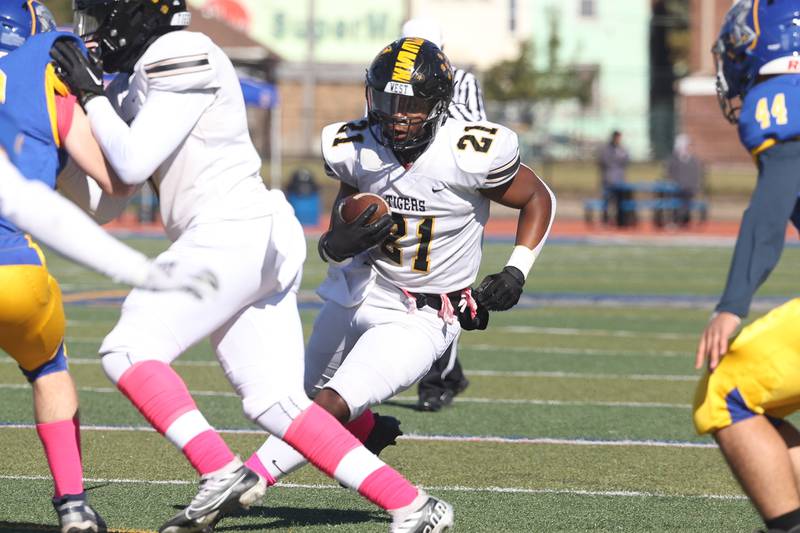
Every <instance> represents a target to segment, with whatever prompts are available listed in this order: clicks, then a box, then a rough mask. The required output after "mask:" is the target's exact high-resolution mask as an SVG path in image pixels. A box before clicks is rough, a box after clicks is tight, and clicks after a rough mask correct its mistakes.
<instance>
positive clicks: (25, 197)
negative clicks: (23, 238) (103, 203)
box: [0, 161, 149, 285]
mask: <svg viewBox="0 0 800 533" xmlns="http://www.w3.org/2000/svg"><path fill="white" fill-rule="evenodd" d="M0 174H2V177H3V187H1V188H0V213H2V215H3V216H4V217H7V218H8V219H9V220H10V221H11V222H12V223H14V224H15V225H17V226H18V227H20V228H21V229H23V230H24V231H26V232H28V233H30V234H31V235H33V236H34V237H35V238H37V239H38V240H40V241H42V242H43V243H45V244H46V245H47V246H49V247H51V248H53V249H55V250H56V251H57V252H59V253H61V254H63V255H65V256H67V257H68V258H70V259H72V260H73V261H75V262H77V263H80V264H82V265H84V266H87V267H89V268H91V269H93V270H96V271H98V272H100V273H102V274H105V275H107V276H109V277H111V278H113V279H115V280H117V281H121V282H124V283H128V284H132V285H133V284H138V283H141V282H142V281H143V280H144V278H145V277H146V274H147V271H148V266H149V261H148V259H147V257H145V256H144V255H143V254H141V253H139V252H137V251H135V250H133V249H132V248H129V247H128V246H125V245H124V244H122V243H121V242H119V241H117V240H116V239H114V238H113V237H111V236H110V235H108V234H107V233H106V232H104V231H103V230H102V229H101V228H100V227H99V226H97V224H95V223H94V222H92V221H91V220H90V219H89V218H88V217H87V216H86V215H85V214H83V213H82V212H81V211H80V210H79V209H78V208H77V207H76V206H74V205H72V204H71V203H69V202H67V201H66V200H64V199H63V198H61V197H60V196H59V195H58V194H57V193H56V192H55V191H53V190H52V189H50V188H48V187H47V186H45V185H44V184H43V183H40V182H37V181H29V180H26V179H25V178H23V177H22V176H21V175H20V174H19V173H18V172H17V171H16V169H15V168H14V167H13V166H11V165H10V164H9V163H8V162H6V161H3V162H0Z"/></svg>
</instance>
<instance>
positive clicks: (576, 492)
mask: <svg viewBox="0 0 800 533" xmlns="http://www.w3.org/2000/svg"><path fill="white" fill-rule="evenodd" d="M50 479H51V478H50V477H48V476H9V475H0V480H6V481H50ZM84 481H85V482H87V483H118V484H147V485H194V484H195V483H196V482H195V481H189V480H185V479H163V480H150V479H114V478H86V479H84ZM276 486H277V487H281V488H288V489H312V490H342V488H341V487H340V486H338V485H333V484H310V483H284V482H280V483H278V484H277V485H276ZM422 488H423V489H425V490H428V491H431V492H489V493H500V494H562V495H570V496H592V497H598V496H599V497H610V498H680V499H702V500H724V501H740V500H746V499H747V498H746V497H745V496H742V495H738V494H667V493H664V492H650V491H638V490H585V489H529V488H523V487H466V486H462V485H446V486H438V487H436V486H422Z"/></svg>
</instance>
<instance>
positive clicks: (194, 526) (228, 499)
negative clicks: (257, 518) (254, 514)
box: [158, 460, 267, 533]
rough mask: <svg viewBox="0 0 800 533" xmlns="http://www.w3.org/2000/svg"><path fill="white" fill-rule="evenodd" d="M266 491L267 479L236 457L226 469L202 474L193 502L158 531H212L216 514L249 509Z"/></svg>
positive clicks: (185, 532)
mask: <svg viewBox="0 0 800 533" xmlns="http://www.w3.org/2000/svg"><path fill="white" fill-rule="evenodd" d="M266 490H267V486H266V482H265V481H264V480H263V479H261V478H260V477H259V475H258V474H256V473H255V472H253V471H252V470H250V469H249V468H247V467H246V466H244V465H243V464H242V462H241V461H239V460H237V461H236V462H235V463H231V465H230V466H228V467H226V468H223V469H221V470H218V471H217V472H214V473H211V474H208V475H205V476H203V478H202V479H201V480H200V488H199V490H198V491H197V495H196V496H195V497H194V498H193V499H192V502H191V503H190V504H189V505H188V506H187V507H186V508H185V509H184V510H183V511H181V512H180V513H178V514H177V515H175V516H174V517H172V518H171V519H170V520H169V521H168V522H166V523H165V524H164V525H163V526H161V529H159V530H158V531H159V533H196V532H207V531H212V530H213V527H214V524H216V522H217V520H216V519H217V516H218V515H220V514H228V513H231V512H233V511H235V510H237V509H247V508H249V507H250V506H251V505H252V504H254V503H256V502H258V501H259V500H260V499H261V498H262V497H263V496H264V493H265V492H266Z"/></svg>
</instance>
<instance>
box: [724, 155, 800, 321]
mask: <svg viewBox="0 0 800 533" xmlns="http://www.w3.org/2000/svg"><path fill="white" fill-rule="evenodd" d="M798 158H800V142H794V143H786V144H780V145H777V146H775V147H773V148H770V149H769V150H767V152H765V153H764V154H762V155H761V160H760V162H761V172H760V174H759V179H758V183H757V184H756V188H755V190H754V191H753V196H752V198H751V199H750V205H749V206H748V208H747V210H746V211H745V213H744V216H743V217H742V224H741V227H740V228H739V236H738V238H737V239H736V247H735V249H734V252H733V259H732V261H731V267H730V270H729V272H728V280H727V283H726V284H725V290H724V292H723V294H722V298H721V299H720V302H719V304H718V305H717V308H716V309H717V311H727V312H730V313H733V314H735V315H737V316H739V317H742V318H744V317H746V316H747V314H748V312H749V310H750V304H751V302H752V300H753V295H754V294H755V292H756V290H757V289H758V287H760V286H761V284H762V283H763V282H764V281H765V280H766V279H767V277H768V276H769V274H770V272H772V270H773V269H774V268H775V265H777V263H778V260H779V259H780V256H781V253H782V252H783V246H784V241H785V238H786V225H787V223H788V221H789V218H790V217H791V215H792V211H793V209H794V205H795V202H796V198H797V191H798V190H800V176H798V173H797V168H796V161H797V159H798Z"/></svg>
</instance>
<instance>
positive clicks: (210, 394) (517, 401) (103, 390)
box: [0, 383, 691, 409]
mask: <svg viewBox="0 0 800 533" xmlns="http://www.w3.org/2000/svg"><path fill="white" fill-rule="evenodd" d="M28 388H30V386H29V385H27V384H25V383H0V390H4V389H5V390H24V389H28ZM78 391H79V392H92V393H96V394H115V393H117V392H118V391H117V389H115V388H113V387H78ZM190 392H191V393H192V396H197V397H203V398H238V397H239V396H238V395H237V394H236V393H235V392H220V391H207V390H192V391H190ZM393 401H400V402H403V403H416V401H417V398H416V396H413V397H412V396H397V397H395V398H393ZM455 401H456V402H458V403H482V404H498V405H502V404H507V405H508V404H511V405H550V406H562V407H564V406H566V407H576V406H581V407H636V408H653V409H689V408H690V407H691V406H690V405H689V404H683V403H665V402H618V401H584V400H541V399H528V398H474V397H459V398H456V399H455Z"/></svg>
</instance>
